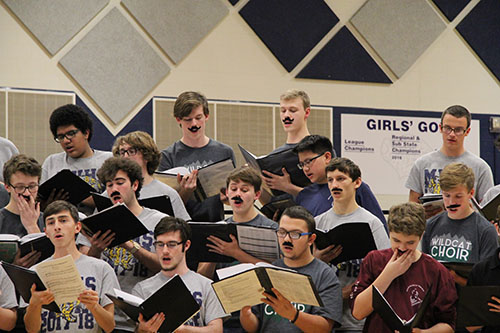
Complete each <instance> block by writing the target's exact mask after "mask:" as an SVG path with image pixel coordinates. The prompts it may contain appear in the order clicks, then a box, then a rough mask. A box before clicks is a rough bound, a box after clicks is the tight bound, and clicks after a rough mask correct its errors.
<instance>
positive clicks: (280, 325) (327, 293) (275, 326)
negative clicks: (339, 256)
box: [252, 258, 342, 333]
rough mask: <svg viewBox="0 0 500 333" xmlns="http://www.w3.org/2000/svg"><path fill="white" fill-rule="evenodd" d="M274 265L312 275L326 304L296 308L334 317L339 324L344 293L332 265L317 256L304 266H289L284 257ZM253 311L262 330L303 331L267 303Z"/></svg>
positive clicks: (255, 307) (296, 305)
mask: <svg viewBox="0 0 500 333" xmlns="http://www.w3.org/2000/svg"><path fill="white" fill-rule="evenodd" d="M273 265H276V266H278V267H285V268H289V269H293V270H295V271H297V272H299V273H302V274H308V275H310V276H311V278H312V281H313V283H314V285H315V286H316V289H317V290H318V293H319V296H320V298H321V300H322V301H323V304H324V305H325V306H324V307H316V306H311V305H305V304H294V306H295V308H296V309H298V310H299V311H301V312H305V313H310V314H313V315H317V316H321V317H324V318H327V319H332V320H333V321H335V323H336V325H334V326H338V324H339V323H340V322H341V318H342V294H341V288H340V283H339V280H338V278H337V276H336V275H335V272H334V270H332V269H331V268H330V266H328V265H327V264H325V263H324V262H322V261H321V260H319V259H316V258H314V260H313V261H311V262H310V263H309V264H307V265H305V266H302V267H288V266H286V265H285V263H284V262H283V259H279V260H277V261H275V262H273ZM252 311H253V312H254V313H255V315H256V316H257V318H259V325H260V327H259V331H260V332H280V333H285V332H302V331H301V330H300V329H299V328H298V327H297V326H295V325H294V324H292V323H290V321H289V320H288V319H285V318H283V317H281V316H280V315H278V314H277V313H275V312H274V310H273V308H272V307H271V306H269V305H267V304H260V305H257V306H254V307H252Z"/></svg>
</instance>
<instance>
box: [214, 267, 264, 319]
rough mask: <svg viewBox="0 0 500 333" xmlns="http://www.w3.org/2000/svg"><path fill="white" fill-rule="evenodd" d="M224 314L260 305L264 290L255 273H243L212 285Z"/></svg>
mask: <svg viewBox="0 0 500 333" xmlns="http://www.w3.org/2000/svg"><path fill="white" fill-rule="evenodd" d="M212 286H213V288H214V290H215V292H216V293H217V296H218V297H219V300H220V302H221V304H222V306H223V307H224V310H225V311H226V313H231V312H234V311H238V310H241V308H243V307H244V306H247V305H249V306H250V305H256V304H260V303H262V301H261V300H260V299H261V298H263V297H264V296H262V292H263V291H264V288H262V286H261V285H260V282H259V279H258V278H257V274H256V273H255V271H250V272H245V273H242V274H239V275H236V276H233V277H230V278H228V279H225V280H221V281H219V282H217V283H214V284H212Z"/></svg>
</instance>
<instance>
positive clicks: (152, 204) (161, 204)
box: [92, 192, 175, 216]
mask: <svg viewBox="0 0 500 333" xmlns="http://www.w3.org/2000/svg"><path fill="white" fill-rule="evenodd" d="M92 198H93V199H94V203H95V206H96V208H97V211H99V212H100V211H102V210H104V209H106V208H109V207H111V206H113V202H112V201H111V199H110V198H108V197H106V196H104V195H102V194H98V193H95V192H93V193H92ZM137 201H139V205H141V206H144V207H147V208H151V209H155V210H157V211H159V212H162V213H165V214H167V215H169V216H175V215H174V209H173V208H172V203H171V202H170V197H169V196H168V195H166V194H165V195H159V196H156V197H150V198H144V199H139V200H137Z"/></svg>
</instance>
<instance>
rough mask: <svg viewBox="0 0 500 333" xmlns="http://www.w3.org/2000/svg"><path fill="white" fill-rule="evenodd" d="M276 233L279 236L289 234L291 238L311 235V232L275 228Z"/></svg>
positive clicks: (283, 236) (282, 236)
mask: <svg viewBox="0 0 500 333" xmlns="http://www.w3.org/2000/svg"><path fill="white" fill-rule="evenodd" d="M276 235H278V237H279V238H285V237H286V235H288V236H290V238H291V239H299V238H300V237H302V236H305V235H312V232H300V231H296V230H293V231H287V230H285V229H278V230H276Z"/></svg>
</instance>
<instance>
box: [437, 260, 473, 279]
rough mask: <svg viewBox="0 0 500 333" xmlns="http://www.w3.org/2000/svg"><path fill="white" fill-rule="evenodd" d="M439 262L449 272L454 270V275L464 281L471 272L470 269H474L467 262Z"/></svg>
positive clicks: (471, 264)
mask: <svg viewBox="0 0 500 333" xmlns="http://www.w3.org/2000/svg"><path fill="white" fill-rule="evenodd" d="M439 262H440V263H441V264H443V266H445V267H446V268H448V269H449V270H454V271H455V273H457V274H458V275H460V276H461V277H463V278H466V279H468V278H469V274H470V272H471V271H472V267H474V264H473V263H468V262H455V261H439Z"/></svg>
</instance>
